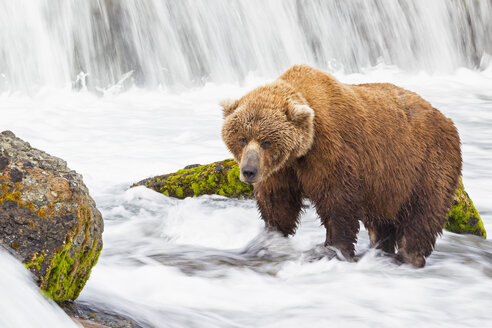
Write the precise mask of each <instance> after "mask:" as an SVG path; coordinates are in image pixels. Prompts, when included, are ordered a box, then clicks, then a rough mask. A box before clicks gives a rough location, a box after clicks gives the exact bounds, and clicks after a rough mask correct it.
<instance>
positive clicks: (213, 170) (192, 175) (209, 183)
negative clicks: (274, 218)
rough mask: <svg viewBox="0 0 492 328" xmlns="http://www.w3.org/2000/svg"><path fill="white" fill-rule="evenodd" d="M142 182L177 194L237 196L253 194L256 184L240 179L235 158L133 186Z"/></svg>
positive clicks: (185, 195) (144, 182)
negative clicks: (253, 186)
mask: <svg viewBox="0 0 492 328" xmlns="http://www.w3.org/2000/svg"><path fill="white" fill-rule="evenodd" d="M138 185H144V186H146V187H148V188H151V189H153V190H156V191H158V192H160V193H162V194H164V195H166V196H171V197H176V198H185V197H197V196H201V195H212V194H218V195H222V196H226V197H234V198H239V197H251V196H252V195H253V188H252V187H251V186H250V185H247V184H245V183H244V182H242V181H241V180H239V167H238V166H237V164H236V162H235V161H234V160H232V159H227V160H224V161H220V162H215V163H212V164H208V165H199V166H196V167H193V168H189V169H182V170H179V171H177V172H175V173H171V174H166V175H161V176H157V177H153V178H150V179H146V180H143V181H140V182H138V183H136V184H135V185H133V186H138Z"/></svg>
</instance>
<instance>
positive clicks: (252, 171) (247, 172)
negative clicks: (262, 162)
mask: <svg viewBox="0 0 492 328" xmlns="http://www.w3.org/2000/svg"><path fill="white" fill-rule="evenodd" d="M241 172H242V173H243V176H244V177H245V178H246V179H247V180H251V179H253V178H254V177H255V176H256V173H258V169H257V168H256V167H254V166H251V165H246V166H245V167H243V169H242V170H241Z"/></svg>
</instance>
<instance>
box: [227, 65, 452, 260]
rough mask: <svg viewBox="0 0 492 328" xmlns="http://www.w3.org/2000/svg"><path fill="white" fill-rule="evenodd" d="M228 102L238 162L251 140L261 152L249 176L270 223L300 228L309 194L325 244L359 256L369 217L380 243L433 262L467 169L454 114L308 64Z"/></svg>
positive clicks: (230, 142)
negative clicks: (359, 242)
mask: <svg viewBox="0 0 492 328" xmlns="http://www.w3.org/2000/svg"><path fill="white" fill-rule="evenodd" d="M223 106H224V116H225V122H224V126H223V129H222V136H223V139H224V142H225V143H226V145H227V146H228V148H229V149H230V151H231V152H232V153H233V155H234V157H235V159H236V160H237V161H238V163H240V166H241V164H242V163H244V161H245V158H246V157H248V156H249V155H247V156H246V155H244V154H245V151H244V150H245V149H246V148H251V147H249V146H250V145H253V144H255V147H253V148H251V149H254V150H255V151H256V154H259V156H257V157H258V158H259V160H258V174H257V175H256V176H255V177H254V179H251V180H250V181H249V182H251V183H253V184H254V190H255V196H256V199H257V202H258V207H259V210H260V212H261V215H262V218H263V219H264V220H265V222H266V225H267V227H269V228H272V229H276V230H278V231H280V232H281V233H283V234H284V235H290V234H293V233H294V232H295V230H296V227H297V223H298V218H299V213H300V211H301V207H302V199H303V198H304V197H308V198H309V199H310V200H311V201H312V202H313V204H314V206H315V208H316V211H317V213H318V215H319V216H320V217H321V220H322V223H323V225H324V226H325V228H326V245H330V246H334V247H337V248H339V249H340V250H341V251H342V253H343V254H344V255H346V256H349V257H352V256H353V255H354V243H355V242H356V240H357V233H358V230H359V223H358V221H359V220H361V221H362V222H363V223H364V225H365V226H366V228H367V229H368V231H369V235H370V239H371V243H372V244H373V245H374V246H377V247H379V248H381V249H383V250H384V251H386V252H390V253H394V252H395V248H396V247H397V248H398V256H399V258H401V259H402V260H403V261H405V262H407V263H411V264H413V265H415V266H418V267H421V266H424V265H425V257H427V256H429V255H430V254H431V252H432V249H433V247H434V244H435V240H436V237H437V236H438V235H439V234H440V233H441V231H442V226H443V225H444V223H445V220H446V211H447V210H448V208H449V206H450V203H451V199H452V197H453V195H454V193H455V189H456V187H457V183H458V177H459V175H460V173H461V152H460V140H459V136H458V132H457V131H456V128H455V127H454V125H453V122H452V121H451V120H450V119H448V118H446V117H445V116H444V115H443V114H442V113H441V112H439V111H438V110H437V109H435V108H433V107H432V106H431V105H430V104H429V103H428V102H427V101H425V100H424V99H422V98H421V97H420V96H418V95H417V94H415V93H413V92H411V91H408V90H404V89H402V88H399V87H397V86H394V85H392V84H382V83H375V84H361V85H347V84H342V83H340V82H338V81H337V80H336V79H335V78H334V77H332V76H331V75H329V74H328V73H325V72H322V71H319V70H316V69H314V68H311V67H309V66H294V67H292V68H290V69H289V70H287V71H286V72H285V73H284V74H283V75H282V76H280V77H279V78H278V79H277V80H276V81H274V82H273V83H271V84H268V85H266V86H263V87H260V88H257V89H255V90H253V91H251V92H250V93H248V94H246V95H245V96H243V97H242V98H241V99H239V100H236V101H230V102H227V103H223ZM307 106H309V107H307ZM310 108H311V109H312V111H314V119H313V116H312V111H311V112H310ZM238 138H244V139H242V141H241V142H242V143H243V144H244V142H245V141H246V142H247V143H246V145H245V146H244V145H242V144H241V143H240V142H238ZM265 140H268V141H269V142H270V143H271V146H269V147H268V149H263V148H262V147H259V146H258V145H265V144H264V141H265ZM265 148H266V146H265ZM250 153H251V152H250ZM248 154H249V153H248ZM243 157H244V158H243ZM249 162H251V161H249ZM241 168H242V169H243V166H241ZM241 178H242V179H243V180H245V181H248V179H247V178H245V177H244V176H243V175H241Z"/></svg>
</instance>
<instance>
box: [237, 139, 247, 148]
mask: <svg viewBox="0 0 492 328" xmlns="http://www.w3.org/2000/svg"><path fill="white" fill-rule="evenodd" d="M238 140H239V144H240V145H241V146H246V145H247V144H248V139H246V138H245V137H241V138H239V139H238Z"/></svg>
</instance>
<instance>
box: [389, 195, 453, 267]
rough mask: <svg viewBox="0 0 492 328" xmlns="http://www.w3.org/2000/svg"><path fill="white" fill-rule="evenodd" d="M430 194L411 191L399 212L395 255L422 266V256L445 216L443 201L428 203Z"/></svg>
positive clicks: (430, 247) (431, 246) (438, 230)
mask: <svg viewBox="0 0 492 328" xmlns="http://www.w3.org/2000/svg"><path fill="white" fill-rule="evenodd" d="M430 195H431V194H429V193H423V192H422V193H414V195H413V197H411V201H410V202H409V203H408V204H407V206H406V208H405V209H403V210H402V211H400V215H399V220H400V224H401V228H400V233H399V235H398V253H397V257H398V258H399V259H400V260H401V261H403V262H405V263H408V264H412V265H414V266H415V267H418V268H421V267H424V266H425V258H426V257H428V256H429V255H430V254H431V253H432V250H433V249H434V244H435V242H436V238H437V236H438V235H439V234H440V233H441V232H442V226H443V225H444V222H445V220H446V214H445V211H446V210H445V206H444V201H443V202H442V204H438V202H434V203H431V201H430V198H429V197H430ZM443 208H444V209H443Z"/></svg>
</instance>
